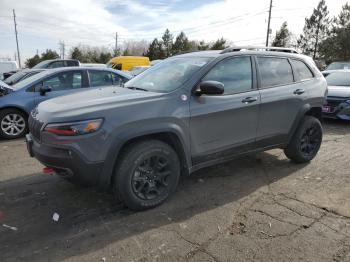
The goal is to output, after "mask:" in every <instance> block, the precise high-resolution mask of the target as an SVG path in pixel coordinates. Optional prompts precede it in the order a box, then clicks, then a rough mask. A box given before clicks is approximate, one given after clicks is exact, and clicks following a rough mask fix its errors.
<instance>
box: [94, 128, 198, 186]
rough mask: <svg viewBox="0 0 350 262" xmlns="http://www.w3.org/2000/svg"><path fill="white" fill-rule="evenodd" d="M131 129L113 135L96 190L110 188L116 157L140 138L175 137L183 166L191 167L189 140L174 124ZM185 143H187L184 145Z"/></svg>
mask: <svg viewBox="0 0 350 262" xmlns="http://www.w3.org/2000/svg"><path fill="white" fill-rule="evenodd" d="M130 130H131V129H126V130H125V131H123V132H120V133H118V134H117V135H114V139H113V143H112V145H111V146H110V148H109V150H108V154H107V157H106V160H105V163H104V166H103V170H102V172H101V174H100V178H99V185H98V188H100V189H102V190H107V189H109V187H110V184H111V180H112V177H113V172H114V169H115V165H116V163H117V160H118V157H119V156H120V151H121V149H122V148H123V146H124V145H126V143H128V142H129V141H131V140H133V139H137V138H141V137H144V136H150V135H155V136H156V135H157V134H160V133H163V134H164V133H168V134H172V135H175V136H176V138H177V139H178V140H179V141H180V147H181V149H182V151H183V154H184V160H185V164H186V166H187V168H188V167H190V166H191V165H192V162H191V155H190V153H189V152H190V150H189V147H188V146H186V145H189V141H186V140H189V138H188V139H186V135H185V134H184V133H183V131H182V129H181V128H180V127H179V126H178V125H176V124H174V123H164V122H163V123H157V124H156V126H154V125H152V126H151V125H147V126H143V127H142V126H138V128H136V127H135V128H133V129H132V130H134V132H130ZM186 142H187V143H186Z"/></svg>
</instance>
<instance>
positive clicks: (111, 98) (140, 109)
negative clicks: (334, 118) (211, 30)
mask: <svg viewBox="0 0 350 262" xmlns="http://www.w3.org/2000/svg"><path fill="white" fill-rule="evenodd" d="M274 50H275V48H274ZM277 51H279V52H277ZM326 91H327V83H326V80H325V79H324V77H323V76H322V74H321V73H320V71H319V70H318V69H317V67H316V65H315V64H314V63H313V62H312V61H311V60H310V59H309V58H307V57H306V56H303V55H298V54H292V53H286V52H285V50H284V49H283V48H280V49H276V51H270V52H267V51H251V50H242V51H240V50H237V48H234V49H231V48H228V49H226V50H223V51H203V52H195V53H188V54H185V55H179V56H173V57H171V58H168V59H166V60H164V61H163V62H162V63H159V64H157V65H155V66H152V67H151V68H149V69H148V70H146V71H145V72H143V73H142V74H141V75H138V76H137V77H135V78H133V79H131V80H130V81H129V82H127V83H126V84H125V88H105V89H103V90H90V91H88V92H84V93H82V94H72V95H68V96H64V97H58V98H55V99H52V100H49V101H45V102H44V103H41V104H40V105H39V106H38V107H37V108H36V109H35V110H34V111H33V114H31V116H30V118H29V123H30V124H29V128H30V134H28V135H27V145H28V150H29V153H30V155H31V156H34V157H36V158H37V159H38V160H39V161H40V162H41V163H43V164H44V165H45V166H47V167H48V168H51V170H53V172H55V173H57V174H59V175H61V176H62V177H66V178H68V179H69V180H71V181H76V182H80V183H84V184H88V185H95V186H99V187H101V188H105V189H112V190H111V191H112V192H114V193H115V194H116V196H117V197H118V199H120V200H121V201H122V202H123V203H124V204H125V205H126V206H128V207H129V208H131V209H135V210H143V209H147V208H152V207H155V206H157V205H160V204H161V203H163V202H164V201H165V200H166V199H167V198H168V197H169V196H170V195H171V194H172V193H174V192H175V191H176V187H177V184H178V181H179V177H180V174H190V173H192V172H194V171H195V170H198V169H200V168H203V167H206V166H210V165H214V164H217V163H220V162H223V161H227V160H230V159H232V158H233V157H235V156H237V155H242V154H246V153H252V152H257V151H264V150H268V149H272V148H283V149H284V152H285V154H286V156H287V157H288V158H290V159H291V160H293V161H294V162H296V163H306V162H309V161H311V160H312V159H313V158H314V157H315V156H316V154H317V152H318V150H319V148H320V146H321V142H322V126H321V122H320V120H321V118H322V105H323V104H324V101H325V95H326ZM115 93H116V94H117V95H115ZM66 141H69V143H65V142H66Z"/></svg>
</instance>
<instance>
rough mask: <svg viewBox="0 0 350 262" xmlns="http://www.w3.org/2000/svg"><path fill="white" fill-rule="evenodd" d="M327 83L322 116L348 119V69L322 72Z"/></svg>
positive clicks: (349, 89)
mask: <svg viewBox="0 0 350 262" xmlns="http://www.w3.org/2000/svg"><path fill="white" fill-rule="evenodd" d="M322 73H323V75H324V76H325V78H326V80H327V83H328V95H327V104H326V105H324V106H323V116H324V117H326V118H337V119H343V120H350V69H348V70H331V71H324V72H322Z"/></svg>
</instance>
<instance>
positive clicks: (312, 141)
mask: <svg viewBox="0 0 350 262" xmlns="http://www.w3.org/2000/svg"><path fill="white" fill-rule="evenodd" d="M322 136H323V132H322V125H321V123H320V121H319V120H318V119H317V118H315V117H313V116H305V118H304V120H303V121H302V122H301V124H300V126H299V127H298V129H297V131H296V132H295V134H294V136H293V138H292V140H291V141H290V143H289V145H288V146H287V147H286V148H285V149H284V153H285V154H286V156H287V157H288V158H289V159H291V160H292V161H294V162H296V163H306V162H309V161H311V160H312V159H313V158H314V157H315V156H316V154H317V152H318V150H319V149H320V147H321V143H322Z"/></svg>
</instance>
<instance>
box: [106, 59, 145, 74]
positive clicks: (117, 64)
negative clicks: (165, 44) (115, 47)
mask: <svg viewBox="0 0 350 262" xmlns="http://www.w3.org/2000/svg"><path fill="white" fill-rule="evenodd" d="M150 65H151V63H150V61H149V58H148V57H145V56H117V57H114V58H112V59H111V60H109V62H108V63H107V67H110V68H114V69H117V70H122V71H130V70H131V69H132V68H133V67H134V66H150Z"/></svg>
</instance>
